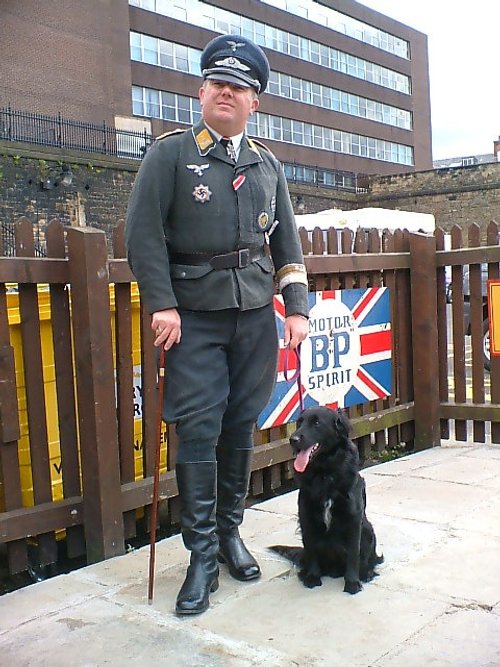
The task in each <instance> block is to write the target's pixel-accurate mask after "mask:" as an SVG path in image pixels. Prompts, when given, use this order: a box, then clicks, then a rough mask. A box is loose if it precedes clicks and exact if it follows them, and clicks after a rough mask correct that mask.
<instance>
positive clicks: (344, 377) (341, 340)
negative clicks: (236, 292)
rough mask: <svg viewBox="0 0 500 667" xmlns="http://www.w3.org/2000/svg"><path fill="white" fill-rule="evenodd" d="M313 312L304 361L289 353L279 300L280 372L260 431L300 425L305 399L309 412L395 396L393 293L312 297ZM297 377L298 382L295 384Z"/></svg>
mask: <svg viewBox="0 0 500 667" xmlns="http://www.w3.org/2000/svg"><path fill="white" fill-rule="evenodd" d="M309 308H310V316H309V337H308V338H307V339H306V340H305V341H304V342H303V343H302V346H301V351H300V358H299V357H298V356H297V355H295V354H293V353H292V354H290V353H288V351H287V350H285V347H284V342H283V340H284V331H285V326H284V324H285V306H284V304H283V299H282V297H281V296H275V297H274V309H275V314H276V323H277V327H278V336H279V340H280V346H279V359H278V373H277V377H276V385H275V389H274V393H273V395H272V397H271V400H270V402H269V404H268V405H267V406H266V408H265V409H264V410H263V411H262V413H261V414H260V416H259V419H258V422H257V426H258V428H260V429H265V428H271V427H273V426H279V425H281V424H286V423H287V422H289V421H295V420H296V419H297V418H298V416H299V413H300V410H301V395H302V402H303V406H304V408H308V407H313V406H317V405H324V406H327V407H330V408H346V407H350V406H352V405H359V404H361V403H367V402H369V401H373V400H378V399H381V398H385V397H387V396H389V395H390V394H391V391H392V359H391V357H392V332H391V322H390V293H389V290H388V288H386V287H369V288H367V289H347V290H335V291H324V292H311V293H309ZM297 372H299V377H298V378H297V380H296V381H295V380H294V381H290V378H291V377H293V376H294V375H296V374H297ZM299 383H300V385H299ZM299 386H300V391H299Z"/></svg>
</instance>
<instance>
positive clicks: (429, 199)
mask: <svg viewBox="0 0 500 667" xmlns="http://www.w3.org/2000/svg"><path fill="white" fill-rule="evenodd" d="M358 204H359V206H360V207H362V206H378V207H381V208H391V209H396V208H399V209H401V210H404V211H417V212H419V213H433V214H434V216H435V218H436V225H437V226H438V227H443V228H444V229H445V230H446V231H449V230H450V228H451V227H452V226H453V225H454V224H458V225H460V226H465V225H469V224H470V223H472V222H475V223H477V224H478V225H480V227H481V228H482V229H485V228H486V226H487V225H488V223H490V222H491V221H492V220H495V221H497V222H500V163H498V162H493V163H490V164H481V165H472V166H469V167H460V168H457V167H455V168H444V169H437V170H434V171H422V172H416V173H413V174H396V175H393V176H371V177H370V191H369V193H368V194H366V195H359V196H358Z"/></svg>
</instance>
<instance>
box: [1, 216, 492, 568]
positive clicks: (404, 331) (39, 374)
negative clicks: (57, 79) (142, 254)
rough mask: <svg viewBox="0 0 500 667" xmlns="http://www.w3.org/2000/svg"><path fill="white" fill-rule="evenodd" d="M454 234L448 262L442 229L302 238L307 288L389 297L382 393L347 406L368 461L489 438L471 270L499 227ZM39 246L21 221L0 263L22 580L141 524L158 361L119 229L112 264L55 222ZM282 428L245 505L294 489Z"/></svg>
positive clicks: (7, 515)
mask: <svg viewBox="0 0 500 667" xmlns="http://www.w3.org/2000/svg"><path fill="white" fill-rule="evenodd" d="M462 233H463V232H462V230H460V229H459V228H455V229H454V230H453V232H452V235H451V239H452V250H444V237H445V235H444V233H443V232H442V230H437V231H436V234H435V235H434V236H429V235H424V234H408V233H407V232H406V231H397V232H395V233H393V234H390V233H384V234H382V235H380V234H379V233H378V232H377V231H376V230H372V231H369V232H364V231H359V232H358V233H357V234H356V235H353V233H352V232H350V231H349V230H343V231H342V233H338V232H337V231H335V230H333V229H332V230H328V232H327V233H326V234H324V233H323V232H322V231H321V230H319V229H316V230H315V231H314V232H313V233H312V235H311V234H308V233H307V232H306V231H305V230H304V229H301V230H300V235H301V239H302V245H303V250H304V254H305V261H306V266H307V269H308V274H309V279H310V290H311V291H319V290H335V289H342V288H346V289H347V288H353V287H371V286H386V287H388V288H389V289H390V293H391V310H392V312H391V320H392V334H393V350H392V359H393V383H392V384H393V393H392V395H391V396H390V397H388V398H387V399H384V400H378V401H373V402H370V403H367V404H365V405H362V406H360V407H357V408H352V409H350V410H349V415H350V417H351V420H352V422H353V426H354V434H355V440H356V442H357V444H358V446H359V449H360V452H361V455H362V459H363V460H365V461H368V462H369V461H371V460H377V459H378V458H379V457H380V456H384V455H386V453H387V452H391V451H392V452H396V451H398V452H400V453H401V452H412V451H417V450H420V449H424V448H426V447H432V446H437V445H439V444H440V442H441V439H442V438H449V437H450V436H453V437H454V438H455V439H456V440H458V441H464V440H466V439H467V438H469V437H471V436H473V437H474V439H475V440H477V441H480V442H484V441H485V439H486V438H491V441H492V442H493V443H499V442H500V369H499V363H500V362H499V361H498V358H493V359H492V361H491V372H490V373H488V374H487V376H486V371H485V370H484V368H483V365H482V334H483V331H482V323H483V319H484V318H483V303H482V297H481V284H480V281H481V275H480V265H481V264H484V263H487V264H488V271H489V276H490V277H492V278H495V277H498V266H499V261H500V247H499V246H498V229H497V226H496V225H495V224H493V223H492V224H491V225H490V227H489V228H488V243H489V245H488V246H485V245H483V246H481V244H480V234H479V228H478V227H477V226H475V225H473V226H471V228H470V230H469V231H468V236H467V238H466V239H464V238H463V236H462ZM45 238H46V255H47V256H45V257H39V256H36V252H35V244H34V240H33V228H32V225H31V223H30V222H29V221H28V220H27V219H25V218H22V219H20V220H19V221H18V222H17V223H16V225H15V255H14V256H11V257H0V544H1V543H4V544H6V545H7V549H6V553H7V558H8V566H9V570H10V572H11V573H18V572H23V571H25V570H27V569H28V568H29V567H30V564H31V561H32V559H33V553H35V554H36V560H37V563H38V564H40V565H42V566H43V565H48V564H51V563H56V562H57V559H58V552H59V549H58V544H59V543H61V542H63V543H64V545H65V552H66V555H67V556H68V557H69V558H70V559H71V558H77V557H81V556H85V558H86V562H88V563H92V562H96V561H99V560H103V559H106V558H109V557H112V556H115V555H119V554H122V553H124V551H125V548H126V544H127V540H130V539H132V538H133V537H134V536H135V535H136V534H137V531H138V525H139V524H138V521H139V522H140V521H141V520H142V521H143V523H144V524H145V525H147V520H146V521H144V517H145V518H146V519H147V517H148V510H149V507H150V504H151V498H152V474H153V469H154V447H155V435H156V427H155V409H156V406H155V403H156V358H155V350H154V347H153V338H152V332H151V330H150V326H149V316H148V315H147V314H145V313H144V312H143V310H142V309H141V306H140V301H139V300H138V297H137V298H136V291H135V284H134V283H133V276H132V274H131V272H130V269H129V267H128V264H127V262H126V259H125V247H124V240H123V238H124V235H123V224H118V225H117V227H116V230H115V233H114V236H113V239H112V240H111V244H112V249H111V250H112V251H111V252H109V250H110V249H109V248H108V243H107V239H106V237H105V234H104V233H103V232H102V231H99V230H96V229H91V228H65V227H64V226H63V225H62V223H61V222H60V221H58V220H53V221H51V222H50V223H49V225H48V226H47V228H46V234H45ZM111 257H112V258H111ZM466 265H470V271H471V272H470V276H471V278H470V280H471V294H472V299H471V301H472V311H473V312H472V314H473V323H472V324H473V326H472V336H471V338H470V348H471V353H470V359H469V358H468V357H467V359H466V342H467V341H468V340H469V339H468V338H466V337H465V335H464V334H465V332H464V325H463V291H462V276H463V270H464V266H466ZM446 267H450V271H451V275H452V283H453V302H452V304H451V305H449V304H447V303H446ZM450 318H451V319H450ZM451 331H452V333H450V332H451ZM467 345H468V343H467ZM450 350H451V355H452V357H449V355H450ZM467 350H468V347H467ZM450 359H451V361H450ZM137 368H139V371H140V378H141V379H140V385H141V386H140V394H141V395H140V397H139V396H137V391H138V389H137V378H136V375H137ZM486 377H488V379H490V386H491V389H490V393H489V394H488V396H486V394H485V379H486ZM469 385H470V386H471V391H472V394H471V395H470V396H469V394H468V392H469V388H468V387H469ZM134 392H135V395H134ZM139 398H140V401H139ZM138 406H139V407H138ZM139 408H140V413H141V416H142V419H141V420H139V422H138V421H137V419H135V418H134V417H136V416H137V412H138V409H139ZM138 423H139V429H140V433H139V434H137V424H138ZM289 429H290V427H289V426H284V427H279V428H275V429H268V430H266V431H256V433H255V440H256V447H255V455H254V462H253V473H252V481H251V488H250V495H251V497H252V498H253V499H259V498H263V497H267V496H269V495H271V494H273V493H277V492H279V490H280V488H282V487H283V486H284V485H287V484H289V483H290V480H292V478H293V471H292V466H291V460H290V459H291V450H290V447H289V443H288V436H289V433H290V430H289ZM471 429H472V430H471ZM166 441H167V443H168V444H167V446H166V447H164V449H163V457H164V458H163V468H162V470H163V471H162V474H161V480H160V497H161V501H162V510H163V511H162V513H161V515H162V520H163V521H164V522H166V523H167V524H169V525H170V526H171V527H172V528H175V526H176V524H177V521H178V498H177V486H176V481H175V474H174V461H175V456H176V446H177V443H176V436H175V431H174V430H173V429H172V428H170V427H169V428H168V430H167V431H166Z"/></svg>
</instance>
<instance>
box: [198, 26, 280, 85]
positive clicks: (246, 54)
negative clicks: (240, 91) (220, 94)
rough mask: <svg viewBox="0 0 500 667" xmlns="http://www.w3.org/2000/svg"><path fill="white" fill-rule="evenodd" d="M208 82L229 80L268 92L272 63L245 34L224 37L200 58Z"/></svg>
mask: <svg viewBox="0 0 500 667" xmlns="http://www.w3.org/2000/svg"><path fill="white" fill-rule="evenodd" d="M200 65H201V73H202V74H203V78H204V79H215V80H217V81H227V82H229V83H234V84H236V85H238V86H245V87H247V88H254V89H255V90H256V91H257V93H262V92H264V90H265V89H266V86H267V82H268V79H269V62H268V60H267V56H266V54H265V53H264V51H263V50H262V49H261V48H260V46H257V44H254V43H253V42H252V41H250V40H249V39H247V38H246V37H243V36H242V35H220V36H219V37H215V38H214V39H212V40H211V41H210V42H209V43H208V44H207V45H206V47H205V48H204V50H203V53H202V54H201V59H200Z"/></svg>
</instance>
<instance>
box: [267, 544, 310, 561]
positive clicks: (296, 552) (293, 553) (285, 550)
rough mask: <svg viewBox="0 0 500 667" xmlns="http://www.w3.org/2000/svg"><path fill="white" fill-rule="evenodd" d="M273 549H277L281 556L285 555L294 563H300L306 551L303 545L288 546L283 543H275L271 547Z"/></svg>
mask: <svg viewBox="0 0 500 667" xmlns="http://www.w3.org/2000/svg"><path fill="white" fill-rule="evenodd" d="M269 549H271V551H275V552H276V553H277V554H279V555H280V556H284V557H285V558H287V559H288V560H289V561H291V562H292V563H293V564H294V565H300V563H301V560H302V554H303V553H304V548H303V547H287V546H285V545H283V544H273V546H271V547H269Z"/></svg>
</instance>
